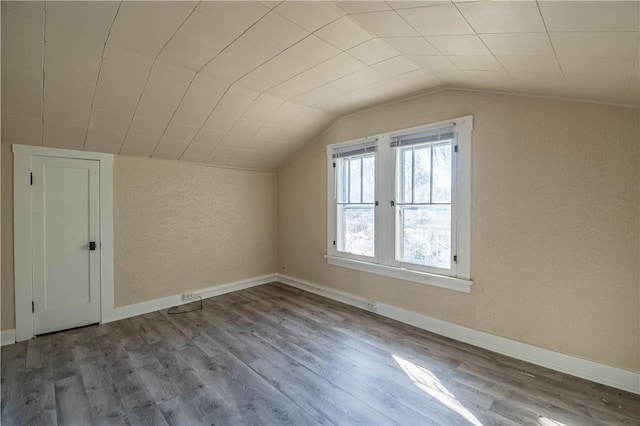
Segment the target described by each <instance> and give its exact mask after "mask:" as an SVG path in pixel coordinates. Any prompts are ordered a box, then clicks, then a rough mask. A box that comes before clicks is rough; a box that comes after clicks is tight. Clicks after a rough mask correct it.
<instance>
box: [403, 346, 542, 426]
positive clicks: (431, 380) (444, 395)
mask: <svg viewBox="0 0 640 426" xmlns="http://www.w3.org/2000/svg"><path fill="white" fill-rule="evenodd" d="M393 359H394V360H395V361H396V362H397V363H398V365H399V366H400V367H401V368H402V369H403V370H404V372H405V373H406V375H407V376H409V378H410V379H411V380H413V384H414V385H416V386H417V387H418V388H419V389H420V390H422V391H424V392H426V393H428V394H429V395H431V396H432V397H433V398H435V399H437V400H438V401H439V402H440V403H441V404H442V405H444V406H445V407H447V408H448V409H450V410H451V411H454V412H456V413H458V414H459V415H461V416H462V417H463V418H465V419H466V420H468V421H469V422H470V423H472V424H474V425H476V426H482V423H481V422H480V420H478V419H477V418H476V416H474V415H473V414H472V413H471V412H470V411H469V410H467V409H466V408H465V407H464V406H463V405H462V404H461V403H460V401H458V400H457V398H456V396H455V395H454V394H452V393H451V392H449V390H448V389H447V388H446V387H445V386H444V385H443V384H442V383H441V382H440V380H439V379H438V378H437V377H436V376H435V375H434V374H433V373H432V372H431V371H429V370H427V369H426V368H423V367H420V366H419V365H416V364H414V363H412V362H411V361H407V360H406V359H403V358H400V357H399V356H396V355H393ZM545 426H547V425H545ZM549 426H551V424H549Z"/></svg>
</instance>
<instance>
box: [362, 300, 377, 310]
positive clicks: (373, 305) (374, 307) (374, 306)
mask: <svg viewBox="0 0 640 426" xmlns="http://www.w3.org/2000/svg"><path fill="white" fill-rule="evenodd" d="M364 307H365V308H366V309H367V310H369V311H371V312H376V311H377V310H378V304H377V303H376V302H374V301H373V300H367V301H366V302H365V303H364Z"/></svg>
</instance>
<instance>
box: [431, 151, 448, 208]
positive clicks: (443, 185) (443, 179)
mask: <svg viewBox="0 0 640 426" xmlns="http://www.w3.org/2000/svg"><path fill="white" fill-rule="evenodd" d="M432 197H433V198H432V200H431V202H432V203H450V202H451V144H447V145H440V146H435V147H433V195H432Z"/></svg>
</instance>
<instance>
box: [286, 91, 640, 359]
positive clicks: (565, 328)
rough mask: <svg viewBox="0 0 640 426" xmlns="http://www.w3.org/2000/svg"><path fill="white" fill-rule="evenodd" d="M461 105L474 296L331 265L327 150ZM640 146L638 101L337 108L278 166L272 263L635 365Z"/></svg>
mask: <svg viewBox="0 0 640 426" xmlns="http://www.w3.org/2000/svg"><path fill="white" fill-rule="evenodd" d="M467 114H473V115H474V132H473V140H472V145H473V170H472V178H473V183H472V241H471V243H472V259H471V268H472V278H473V280H474V285H473V288H472V290H471V293H470V294H465V293H459V292H455V291H451V290H446V289H440V288H435V287H430V286H426V285H421V284H417V283H412V282H405V281H399V280H395V279H390V278H386V277H382V276H378V275H372V274H367V273H364V272H359V271H355V270H350V269H345V268H340V267H337V266H329V265H327V264H326V261H325V259H324V258H323V254H325V253H326V196H327V192H326V148H325V146H326V145H327V144H329V143H335V142H341V141H345V140H350V139H355V138H358V137H363V136H366V135H374V134H377V133H382V132H387V131H392V130H397V129H402V128H406V127H411V126H417V125H421V124H427V123H430V122H436V121H440V120H445V119H449V118H454V117H459V116H463V115H467ZM638 143H639V140H638V111H637V110H636V109H631V108H621V107H613V106H606V105H597V104H588V103H578V102H565V101H559V100H551V99H541V98H531V97H519V96H507V95H497V94H485V93H474V92H464V91H446V92H441V93H436V94H432V95H425V96H421V97H416V98H413V99H409V100H406V101H403V102H399V103H395V104H391V105H387V106H383V107H379V108H376V109H372V110H368V111H363V112H360V113H356V114H353V115H350V116H347V117H345V118H343V119H342V120H340V121H339V122H338V123H337V124H336V125H335V126H334V127H332V128H331V129H329V130H328V131H326V132H325V133H324V134H323V135H321V136H320V137H319V138H318V139H317V140H316V142H314V143H313V144H312V145H311V146H309V147H308V148H307V149H305V150H304V151H303V152H302V153H300V154H299V155H298V156H297V157H296V158H295V159H294V160H293V161H291V162H290V163H289V164H288V165H287V166H286V167H284V168H283V169H282V170H281V171H280V172H279V174H278V196H279V203H278V207H279V265H278V268H279V271H280V272H283V273H286V274H290V275H292V276H295V277H299V278H303V279H306V280H309V281H313V282H316V283H319V284H322V285H325V286H328V287H333V288H335V289H337V290H341V291H345V292H350V293H354V294H357V295H360V296H364V297H367V298H369V299H371V300H377V301H380V302H383V303H387V304H390V305H394V306H398V307H401V308H404V309H408V310H410V311H415V312H418V313H421V314H424V315H428V316H432V317H435V318H439V319H442V320H445V321H449V322H452V323H456V324H460V325H463V326H466V327H470V328H473V329H477V330H481V331H484V332H488V333H492V334H495V335H499V336H503V337H507V338H510V339H513V340H517V341H521V342H525V343H529V344H532V345H535V346H539V347H543V348H547V349H550V350H554V351H557V352H561V353H564V354H568V355H573V356H577V357H580V358H584V359H589V360H592V361H596V362H600V363H604V364H608V365H611V366H614V367H619V368H623V369H627V370H631V371H640V366H639V362H640V361H639V360H640V353H639V346H640V341H639V336H638V335H639V327H638V325H639V322H640V319H639V313H638V311H639V309H638V300H639V297H640V295H639V287H640V283H639V271H638V258H639V255H640V254H639V248H638V242H639V220H640V212H639V211H638V206H639V199H638V198H639V182H638V165H639V162H640V159H639V158H638V156H639V150H638ZM380 205H381V206H385V205H388V203H386V202H381V203H380Z"/></svg>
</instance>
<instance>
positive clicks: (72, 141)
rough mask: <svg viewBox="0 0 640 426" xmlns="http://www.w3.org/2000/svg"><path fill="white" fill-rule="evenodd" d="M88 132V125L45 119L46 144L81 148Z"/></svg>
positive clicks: (56, 146)
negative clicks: (75, 124)
mask: <svg viewBox="0 0 640 426" xmlns="http://www.w3.org/2000/svg"><path fill="white" fill-rule="evenodd" d="M3 124H4V123H3ZM86 134H87V127H86V126H74V125H71V124H68V123H56V122H54V121H45V123H44V146H50V147H53V148H65V149H79V150H81V149H82V148H83V146H84V137H85V135H86Z"/></svg>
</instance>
